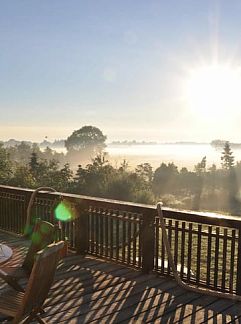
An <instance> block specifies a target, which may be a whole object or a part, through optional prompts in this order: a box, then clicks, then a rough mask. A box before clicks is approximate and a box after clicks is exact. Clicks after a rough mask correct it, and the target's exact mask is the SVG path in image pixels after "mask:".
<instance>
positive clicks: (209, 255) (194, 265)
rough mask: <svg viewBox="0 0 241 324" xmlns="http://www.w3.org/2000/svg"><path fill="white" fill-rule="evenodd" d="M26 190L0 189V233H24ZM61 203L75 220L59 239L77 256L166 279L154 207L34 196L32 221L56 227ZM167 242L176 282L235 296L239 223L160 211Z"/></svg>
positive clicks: (239, 278)
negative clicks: (178, 278)
mask: <svg viewBox="0 0 241 324" xmlns="http://www.w3.org/2000/svg"><path fill="white" fill-rule="evenodd" d="M32 192H33V191H32V190H29V189H20V188H13V187H6V186H0V229H3V230H6V231H11V232H14V233H17V234H23V233H24V226H25V222H26V211H27V206H28V202H29V200H30V196H31V194H32ZM61 199H65V200H67V201H68V203H69V204H70V206H71V208H72V209H73V215H75V218H73V219H72V220H70V221H68V222H61V227H60V238H62V239H63V238H65V237H67V238H68V240H69V246H70V247H71V248H73V249H75V250H76V251H77V252H78V253H81V254H83V253H89V254H92V255H95V256H98V257H101V258H105V259H108V260H112V261H114V262H119V263H123V264H126V265H128V266H131V267H135V268H139V269H142V271H144V272H149V271H155V272H157V273H159V274H161V275H166V276H172V272H171V269H170V266H169V263H168V260H167V255H166V251H165V248H164V246H163V242H162V231H161V228H160V224H159V218H158V217H157V212H156V207H155V206H147V205H140V204H133V203H127V202H120V201H114V200H106V199H100V198H94V197H87V196H80V195H72V194H63V193H56V192H54V193H47V192H41V193H38V194H37V196H36V199H35V202H34V205H33V208H32V213H31V214H32V218H33V219H34V218H42V219H45V220H48V221H51V222H57V220H56V219H55V217H54V214H53V209H54V207H55V206H56V204H57V203H58V202H59V201H60V200H61ZM163 213H164V217H165V221H166V227H167V231H168V237H169V242H170V244H171V248H172V252H173V256H174V261H175V264H176V265H177V269H178V271H179V273H180V276H181V278H182V279H183V280H184V281H186V282H190V283H193V284H197V285H201V286H204V287H208V288H210V289H214V290H219V291H226V292H230V293H236V294H239V295H241V219H240V218H238V217H231V216H221V215H215V214H208V213H192V212H184V211H176V210H171V209H166V208H164V210H163Z"/></svg>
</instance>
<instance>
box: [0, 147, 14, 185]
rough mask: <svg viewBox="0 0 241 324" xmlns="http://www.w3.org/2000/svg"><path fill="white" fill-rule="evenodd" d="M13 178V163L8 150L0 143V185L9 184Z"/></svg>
mask: <svg viewBox="0 0 241 324" xmlns="http://www.w3.org/2000/svg"><path fill="white" fill-rule="evenodd" d="M11 176H12V163H11V161H10V159H9V154H8V153H7V150H6V149H5V148H4V147H3V144H2V143H0V183H1V184H7V183H8V181H9V180H10V178H11Z"/></svg>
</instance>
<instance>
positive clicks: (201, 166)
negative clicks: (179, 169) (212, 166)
mask: <svg viewBox="0 0 241 324" xmlns="http://www.w3.org/2000/svg"><path fill="white" fill-rule="evenodd" d="M206 165H207V158H206V156H204V157H203V158H202V160H201V162H199V163H198V164H197V165H195V167H194V170H195V172H196V175H197V177H196V180H197V181H196V185H195V189H194V198H193V205H192V208H193V209H194V210H199V209H200V202H201V195H202V191H203V187H204V177H205V175H206Z"/></svg>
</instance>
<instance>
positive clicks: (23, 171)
mask: <svg viewBox="0 0 241 324" xmlns="http://www.w3.org/2000/svg"><path fill="white" fill-rule="evenodd" d="M10 184H11V185H12V186H17V187H23V188H35V187H36V180H35V178H34V177H33V175H32V173H31V171H30V169H29V167H28V166H25V165H21V164H19V165H18V166H17V167H16V169H15V172H14V175H13V177H12V179H11V180H10Z"/></svg>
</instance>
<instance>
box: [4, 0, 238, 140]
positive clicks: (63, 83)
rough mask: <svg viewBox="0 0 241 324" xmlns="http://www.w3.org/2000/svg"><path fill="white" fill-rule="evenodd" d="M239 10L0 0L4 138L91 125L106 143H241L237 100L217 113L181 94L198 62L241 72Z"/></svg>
mask: <svg viewBox="0 0 241 324" xmlns="http://www.w3.org/2000/svg"><path fill="white" fill-rule="evenodd" d="M240 15H241V1H240V0H232V1H227V0H223V1H210V0H202V1H196V0H192V1H191V0H182V1H180V0H168V1H167V0H159V1H154V0H148V1H147V0H129V1H126V0H119V1H115V0H95V1H94V0H93V1H92V0H85V1H81V0H39V1H33V0H21V1H20V0H7V1H1V6H0V109H1V127H0V139H8V138H16V139H31V140H37V141H41V140H43V139H44V137H45V136H48V138H49V139H50V140H53V139H55V138H65V137H67V136H68V135H69V134H71V133H72V131H73V130H75V129H78V128H80V127H82V126H83V125H89V124H90V125H95V126H97V127H100V128H101V129H102V130H103V132H104V133H105V134H106V135H107V136H108V139H109V140H118V139H120V140H123V139H137V140H157V141H180V140H193V141H211V140H212V139H215V138H224V139H229V140H232V141H237V142H241V134H240V131H239V130H240V119H241V109H239V107H238V105H235V104H233V103H232V104H230V105H229V104H228V102H226V101H227V100H226V101H225V105H226V106H227V107H226V106H225V105H222V107H221V108H222V110H223V111H222V113H221V114H220V116H219V107H214V108H213V112H211V109H210V108H208V109H207V108H206V109H203V110H202V107H200V106H199V105H197V107H196V106H195V108H193V107H191V106H190V102H189V100H188V98H187V95H186V92H187V91H186V84H187V82H188V78H190V73H191V71H193V70H194V71H195V69H198V68H199V67H200V66H201V65H202V66H208V65H210V64H212V62H214V61H216V62H218V64H219V65H221V66H223V65H225V64H227V63H228V64H230V65H231V69H232V71H238V73H240V65H241V48H240V45H241V19H240ZM204 79H205V78H204ZM204 83H205V80H204ZM199 84H200V88H202V87H203V81H202V82H201V83H199ZM240 85H241V82H240ZM225 86H226V85H225ZM210 87H211V88H212V81H211V83H210V86H209V84H208V88H210ZM221 89H223V88H221ZM205 91H206V93H204V95H207V89H206V90H205ZM218 91H219V88H218V89H216V92H218ZM240 91H241V88H240ZM220 92H223V91H222V90H221V91H220ZM198 96H199V97H200V93H199V94H198V95H197V96H196V98H199V97H198ZM220 96H222V94H220ZM196 98H194V102H195V99H196ZM220 101H221V102H222V97H221V100H220ZM220 101H218V102H220ZM212 102H214V104H215V103H216V102H217V101H215V100H214V101H212ZM204 103H205V104H206V101H205V100H204ZM240 108H241V106H240Z"/></svg>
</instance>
